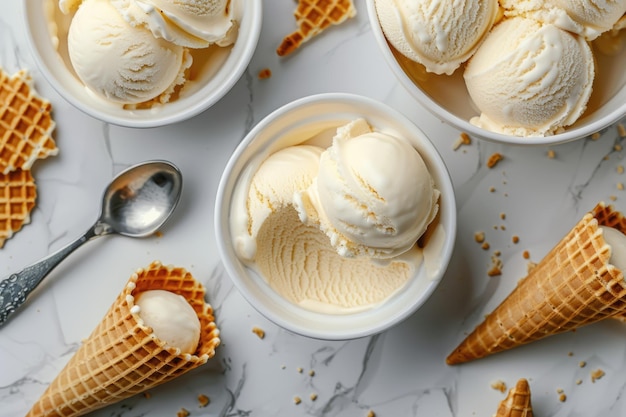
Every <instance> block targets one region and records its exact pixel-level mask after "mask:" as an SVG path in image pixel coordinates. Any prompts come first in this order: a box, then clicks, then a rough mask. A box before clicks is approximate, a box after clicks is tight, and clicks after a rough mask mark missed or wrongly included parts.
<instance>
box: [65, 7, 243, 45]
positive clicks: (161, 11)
mask: <svg viewBox="0 0 626 417" xmlns="http://www.w3.org/2000/svg"><path fill="white" fill-rule="evenodd" d="M66 1H67V0H66ZM110 1H111V3H112V4H113V6H114V7H115V8H116V9H117V10H118V11H119V12H120V13H121V14H122V16H123V17H124V19H126V20H127V21H128V22H129V23H131V24H132V25H133V26H136V25H144V26H146V27H148V28H149V29H150V31H151V32H152V33H153V35H154V36H155V37H158V38H162V39H165V40H167V41H169V42H172V43H174V44H176V45H180V46H185V47H189V48H206V47H208V46H210V45H212V44H217V45H220V46H227V45H230V44H232V43H233V42H234V41H235V38H236V35H237V25H236V20H235V18H234V5H233V2H232V1H231V0H110Z"/></svg>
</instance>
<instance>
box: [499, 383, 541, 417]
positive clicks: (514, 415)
mask: <svg viewBox="0 0 626 417" xmlns="http://www.w3.org/2000/svg"><path fill="white" fill-rule="evenodd" d="M493 417H533V406H532V404H531V402H530V386H529V385H528V381H527V380H526V379H524V378H521V379H520V380H518V381H517V384H515V387H513V388H511V389H510V390H509V393H508V394H507V396H506V398H505V399H504V400H502V401H501V402H500V404H499V405H498V411H496V414H494V415H493Z"/></svg>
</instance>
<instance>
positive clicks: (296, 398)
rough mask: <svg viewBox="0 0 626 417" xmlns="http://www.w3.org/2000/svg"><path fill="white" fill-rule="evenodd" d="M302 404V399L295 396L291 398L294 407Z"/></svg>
mask: <svg viewBox="0 0 626 417" xmlns="http://www.w3.org/2000/svg"><path fill="white" fill-rule="evenodd" d="M301 402H302V398H300V397H298V396H297V395H296V396H295V397H293V403H294V404H295V405H298V404H300V403H301Z"/></svg>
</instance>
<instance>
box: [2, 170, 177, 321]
mask: <svg viewBox="0 0 626 417" xmlns="http://www.w3.org/2000/svg"><path fill="white" fill-rule="evenodd" d="M181 192H182V174H181V172H180V171H179V170H178V168H177V167H176V166H174V165H172V164H171V163H169V162H166V161H147V162H143V163H140V164H138V165H134V166H132V167H130V168H128V169H126V170H124V171H122V172H121V173H119V174H118V175H117V176H116V177H115V178H114V179H113V181H111V183H110V184H109V186H108V187H107V188H106V190H105V192H104V195H103V197H102V208H101V211H100V216H99V218H98V220H97V221H96V222H95V223H94V225H93V226H92V227H91V228H89V230H87V231H86V232H85V233H84V234H83V235H82V236H80V237H79V238H78V239H76V240H75V241H73V242H71V243H70V244H68V245H67V246H65V247H63V248H61V249H59V250H58V251H56V252H54V253H52V254H50V255H48V256H47V257H45V258H44V259H42V260H40V261H38V262H36V263H34V264H32V265H30V266H27V267H26V268H24V269H22V270H21V271H20V272H17V273H14V274H11V275H10V276H9V277H8V278H5V279H4V280H2V281H0V326H1V325H2V324H4V322H5V321H6V320H7V319H8V318H9V317H10V316H11V315H12V314H13V313H14V312H15V311H16V310H17V309H18V308H19V307H20V306H21V305H22V304H23V303H24V302H25V301H26V299H27V297H28V296H29V294H30V293H31V292H32V291H33V290H34V289H35V288H36V287H37V286H38V285H39V284H40V283H41V281H42V280H43V279H44V278H45V277H46V276H47V275H48V274H49V273H50V271H52V270H53V269H54V268H55V267H56V266H57V265H58V264H59V263H60V262H61V261H63V260H64V259H65V258H66V257H67V256H68V255H70V254H71V253H72V252H74V251H75V250H76V249H78V248H79V247H80V246H81V245H83V244H84V243H86V242H88V241H90V240H92V239H95V238H97V237H100V236H105V235H109V234H120V235H123V236H129V237H145V236H148V235H150V234H152V233H154V232H155V231H156V230H157V229H158V228H159V227H161V226H162V225H163V224H164V223H165V221H166V220H167V219H168V218H169V217H170V215H171V214H172V212H173V211H174V209H175V208H176V206H177V205H178V201H179V199H180V196H181Z"/></svg>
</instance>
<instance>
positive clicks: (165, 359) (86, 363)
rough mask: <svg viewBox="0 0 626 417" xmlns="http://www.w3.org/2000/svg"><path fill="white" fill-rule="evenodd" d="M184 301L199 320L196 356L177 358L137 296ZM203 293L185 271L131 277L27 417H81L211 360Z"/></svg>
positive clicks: (151, 270)
mask: <svg viewBox="0 0 626 417" xmlns="http://www.w3.org/2000/svg"><path fill="white" fill-rule="evenodd" d="M156 289H160V290H167V291H171V292H174V293H176V294H179V295H182V296H183V297H185V299H186V300H187V301H188V302H189V303H190V305H191V306H192V307H193V309H194V310H195V311H196V313H197V315H198V318H199V320H200V325H201V330H200V342H199V344H198V348H197V350H196V352H195V354H193V355H190V354H181V353H180V350H179V349H177V348H176V349H175V348H171V347H168V346H166V345H165V343H164V342H163V341H162V340H159V339H158V338H157V337H155V335H154V334H153V331H152V329H151V328H150V327H146V326H145V325H144V324H143V321H142V320H141V318H140V317H139V315H138V313H137V311H138V309H134V308H133V307H134V305H135V304H134V299H135V296H136V295H137V294H139V293H141V292H143V291H147V290H156ZM204 294H205V289H204V287H203V286H202V284H200V283H199V282H198V281H196V280H195V279H194V278H193V277H192V276H191V274H190V273H189V272H187V271H186V270H184V269H183V268H175V267H165V266H163V265H161V264H160V263H159V262H153V263H152V264H151V265H150V266H149V267H148V268H145V269H139V270H137V271H136V273H134V274H133V275H132V276H131V277H130V279H129V281H128V283H127V285H126V286H125V287H124V289H123V290H122V292H121V293H120V294H119V295H118V297H117V299H116V300H115V302H114V303H113V305H112V306H111V307H110V309H109V311H108V312H107V314H106V315H105V316H104V318H103V319H102V321H101V322H100V324H99V325H98V326H97V327H96V328H95V329H94V331H93V333H92V334H91V336H89V338H88V339H87V340H86V341H85V342H84V343H83V344H82V345H81V346H80V347H79V349H78V351H77V352H76V353H75V354H74V356H73V357H72V358H71V359H70V361H69V362H68V363H67V365H66V366H65V367H64V368H63V369H62V370H61V372H60V373H59V375H58V376H57V377H56V378H55V379H54V380H53V381H52V383H51V384H50V386H49V387H48V388H47V390H46V391H45V392H44V393H43V395H42V396H41V397H40V398H39V400H38V401H37V402H36V403H35V405H34V406H33V407H32V409H31V410H30V412H29V413H28V414H27V417H43V416H46V417H61V416H63V417H70V416H82V415H85V414H87V413H89V412H91V411H94V410H96V409H99V408H102V407H104V406H107V405H109V404H113V403H115V402H118V401H121V400H123V399H125V398H128V397H131V396H133V395H135V394H138V393H140V392H143V391H146V390H148V389H150V388H153V387H155V386H157V385H160V384H162V383H165V382H168V381H170V380H172V379H174V378H176V377H177V376H180V375H182V374H184V373H186V372H188V371H190V370H192V369H194V368H197V367H198V366H201V365H203V364H204V363H206V362H207V360H209V359H210V358H211V357H213V356H214V355H215V348H216V347H217V346H218V345H219V344H220V339H219V330H218V328H217V326H216V324H215V322H214V317H213V309H212V307H211V306H210V305H208V304H206V303H205V302H204Z"/></svg>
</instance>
